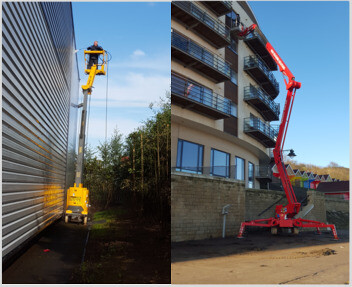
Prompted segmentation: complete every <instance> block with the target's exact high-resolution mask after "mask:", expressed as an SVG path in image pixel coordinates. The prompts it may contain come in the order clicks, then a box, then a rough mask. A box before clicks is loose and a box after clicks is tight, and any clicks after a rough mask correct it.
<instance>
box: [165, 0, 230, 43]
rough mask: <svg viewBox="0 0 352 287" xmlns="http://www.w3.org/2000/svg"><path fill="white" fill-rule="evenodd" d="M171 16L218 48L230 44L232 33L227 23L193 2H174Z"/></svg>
mask: <svg viewBox="0 0 352 287" xmlns="http://www.w3.org/2000/svg"><path fill="white" fill-rule="evenodd" d="M171 14H172V16H174V17H176V18H177V19H179V20H180V21H182V22H183V23H185V24H186V25H187V26H188V27H192V28H193V29H194V30H196V31H197V32H198V33H200V34H201V35H203V37H205V38H206V39H207V40H208V41H210V42H211V43H212V44H213V45H215V46H216V47H217V48H221V47H225V46H227V45H229V44H230V41H231V40H230V31H229V28H228V27H226V25H225V23H224V22H221V21H220V20H218V19H215V18H213V17H211V16H210V15H209V14H208V13H207V12H205V11H203V10H202V9H200V8H199V7H198V6H197V5H195V4H194V3H192V2H191V1H172V8H171Z"/></svg>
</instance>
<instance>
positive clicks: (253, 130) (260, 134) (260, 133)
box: [243, 117, 278, 147]
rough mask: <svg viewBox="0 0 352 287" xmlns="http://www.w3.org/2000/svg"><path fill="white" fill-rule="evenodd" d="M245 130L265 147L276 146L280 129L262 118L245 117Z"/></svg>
mask: <svg viewBox="0 0 352 287" xmlns="http://www.w3.org/2000/svg"><path fill="white" fill-rule="evenodd" d="M243 131H244V133H246V134H247V135H249V136H251V137H252V138H254V139H256V140H257V141H259V142H260V143H261V144H262V145H264V146H265V147H275V143H276V138H277V134H278V130H277V129H276V128H274V127H272V126H271V125H269V124H266V123H265V122H263V121H262V120H260V119H258V118H255V117H251V118H245V119H244V127H243Z"/></svg>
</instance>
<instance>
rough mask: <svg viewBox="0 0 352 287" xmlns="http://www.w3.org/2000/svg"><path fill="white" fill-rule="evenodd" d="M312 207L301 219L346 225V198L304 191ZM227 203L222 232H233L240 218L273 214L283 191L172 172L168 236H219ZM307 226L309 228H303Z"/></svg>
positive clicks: (175, 238)
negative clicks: (255, 187) (226, 207)
mask: <svg viewBox="0 0 352 287" xmlns="http://www.w3.org/2000/svg"><path fill="white" fill-rule="evenodd" d="M307 195H308V204H307V205H310V204H314V208H313V209H312V210H311V211H310V212H309V213H308V214H307V215H306V216H304V218H305V219H310V220H316V221H321V222H329V223H333V224H335V225H336V227H337V228H343V229H345V228H346V226H348V215H349V201H346V200H343V199H338V198H329V197H326V196H325V195H324V194H323V193H321V192H317V191H308V192H307ZM227 204H231V207H230V209H229V213H228V215H227V219H226V235H227V236H232V235H236V234H237V233H238V231H239V227H240V224H241V222H242V221H244V220H253V219H259V218H269V217H273V216H274V211H275V206H276V205H278V204H282V205H286V204H287V200H286V196H285V193H284V192H283V191H274V190H261V189H245V185H244V182H243V181H236V180H234V179H224V178H217V177H210V176H204V175H196V174H188V173H181V172H174V173H173V174H172V176H171V240H172V241H173V242H176V241H186V240H199V239H206V238H216V237H221V236H222V226H223V215H222V208H223V206H225V205H227ZM305 230H309V229H305Z"/></svg>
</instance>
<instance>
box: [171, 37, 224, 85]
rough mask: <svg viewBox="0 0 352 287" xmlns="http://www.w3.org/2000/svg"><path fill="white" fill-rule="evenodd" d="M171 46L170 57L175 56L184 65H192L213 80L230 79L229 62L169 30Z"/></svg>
mask: <svg viewBox="0 0 352 287" xmlns="http://www.w3.org/2000/svg"><path fill="white" fill-rule="evenodd" d="M171 48H172V57H175V58H177V59H178V60H180V61H182V62H183V63H185V64H186V65H192V67H193V68H194V69H197V70H199V72H202V73H203V74H205V75H207V76H208V77H211V78H213V79H214V80H215V81H217V82H222V81H225V80H229V79H231V68H230V64H229V63H227V62H226V61H225V60H224V59H222V58H221V57H219V56H217V55H214V54H213V53H212V52H210V51H208V50H207V49H205V48H204V47H202V46H200V45H198V44H196V43H195V42H193V41H192V40H190V39H187V38H186V37H183V36H181V35H180V34H178V33H176V32H171ZM173 49H176V50H173Z"/></svg>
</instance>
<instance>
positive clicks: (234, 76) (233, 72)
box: [230, 70, 237, 85]
mask: <svg viewBox="0 0 352 287" xmlns="http://www.w3.org/2000/svg"><path fill="white" fill-rule="evenodd" d="M230 74H231V82H232V83H234V84H235V85H237V73H236V72H235V71H234V70H231V71H230Z"/></svg>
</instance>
